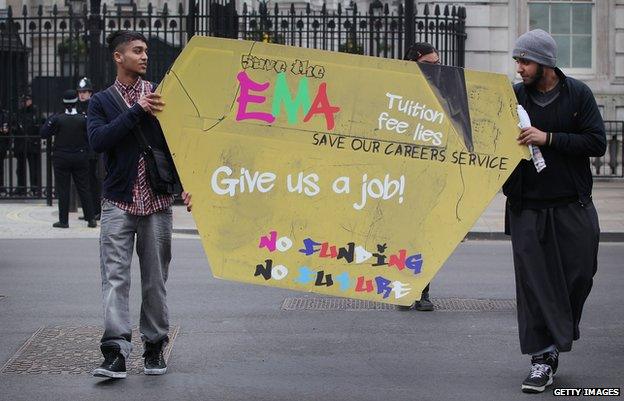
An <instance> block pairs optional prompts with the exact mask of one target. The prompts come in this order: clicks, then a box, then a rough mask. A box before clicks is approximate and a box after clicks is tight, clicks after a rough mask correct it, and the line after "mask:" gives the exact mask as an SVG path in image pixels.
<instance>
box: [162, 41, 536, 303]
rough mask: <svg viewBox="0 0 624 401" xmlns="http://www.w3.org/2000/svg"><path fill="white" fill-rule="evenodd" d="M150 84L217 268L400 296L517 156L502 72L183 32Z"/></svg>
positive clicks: (278, 283)
mask: <svg viewBox="0 0 624 401" xmlns="http://www.w3.org/2000/svg"><path fill="white" fill-rule="evenodd" d="M159 91H160V92H161V94H162V95H163V98H164V101H165V102H166V107H165V111H164V112H162V113H160V114H159V115H158V119H159V120H160V123H161V125H162V127H163V131H164V133H165V136H166V139H167V143H168V145H169V147H170V150H171V152H172V154H173V157H174V161H175V164H176V166H177V168H178V172H179V174H180V177H181V179H182V183H183V185H184V187H185V189H186V190H187V191H189V192H191V193H192V194H193V218H194V219H195V222H196V224H197V228H198V230H199V233H200V236H201V240H202V243H203V246H204V250H205V252H206V255H207V257H208V260H209V263H210V266H211V268H212V272H213V274H214V276H215V277H219V278H224V279H229V280H236V281H241V282H246V283H253V284H263V285H269V286H275V287H283V288H290V289H294V290H300V291H311V292H316V293H323V294H330V295H335V296H342V297H351V298H359V299H365V300H371V301H381V302H388V303H393V304H401V305H408V304H411V303H412V302H413V301H414V300H416V299H419V298H420V293H421V291H422V289H423V288H424V287H425V286H426V285H427V283H428V282H430V281H431V279H432V278H433V277H434V275H435V274H436V272H437V271H438V269H439V268H440V267H441V266H442V264H443V263H444V261H445V260H446V259H447V258H448V256H449V255H450V254H451V253H452V251H453V250H454V248H455V247H456V245H457V244H458V243H459V242H460V241H461V239H462V238H463V237H464V235H465V234H466V232H467V231H468V230H469V229H470V227H472V225H473V224H474V223H475V221H476V220H477V219H478V217H479V216H480V214H481V213H482V212H483V210H484V209H485V207H486V206H487V205H488V203H489V202H490V200H491V199H492V198H493V196H494V195H495V193H496V192H497V191H498V190H499V189H500V187H501V185H502V184H503V182H504V181H505V179H506V178H507V177H508V176H509V174H511V172H512V171H513V169H514V167H515V166H516V165H517V163H518V162H519V161H520V159H521V158H528V152H527V150H526V148H525V147H520V146H518V145H517V144H516V139H515V138H516V136H517V134H518V132H519V129H518V127H517V123H518V119H517V113H516V100H515V96H514V94H513V91H512V89H511V86H510V84H509V82H508V80H507V78H506V77H505V76H504V75H498V74H490V73H484V72H476V71H468V70H462V69H459V68H453V67H445V66H436V65H419V64H416V63H414V62H406V61H398V60H387V59H381V58H374V57H364V56H356V55H350V54H343V53H335V52H328V51H319V50H310V49H303V48H295V47H287V46H281V45H272V44H266V43H257V42H248V41H237V40H229V39H218V38H208V37H198V36H196V37H194V38H193V39H192V40H191V41H190V42H189V43H188V44H187V46H186V47H185V49H184V50H183V51H182V53H181V54H180V56H179V57H178V59H177V60H176V61H175V63H174V64H173V66H172V67H171V70H170V71H169V72H168V73H167V75H166V76H165V78H164V80H163V82H162V83H161V85H160V86H159Z"/></svg>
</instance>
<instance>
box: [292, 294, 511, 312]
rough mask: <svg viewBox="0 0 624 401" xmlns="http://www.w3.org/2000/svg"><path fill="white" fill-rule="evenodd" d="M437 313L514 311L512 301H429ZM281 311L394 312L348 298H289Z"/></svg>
mask: <svg viewBox="0 0 624 401" xmlns="http://www.w3.org/2000/svg"><path fill="white" fill-rule="evenodd" d="M431 302H433V305H434V306H435V309H436V310H437V311H449V312H487V311H501V310H514V309H515V308H516V301H515V300H514V299H472V298H434V299H432V300H431ZM282 309H283V310H292V311H294V310H319V311H331V310H346V311H357V310H396V307H395V306H394V305H390V304H385V303H381V302H373V301H364V300H360V299H350V298H333V297H290V298H286V299H285V300H284V302H283V303H282Z"/></svg>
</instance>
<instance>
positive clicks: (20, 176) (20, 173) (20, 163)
mask: <svg viewBox="0 0 624 401" xmlns="http://www.w3.org/2000/svg"><path fill="white" fill-rule="evenodd" d="M15 158H16V159H17V166H16V167H15V174H16V175H17V188H15V189H14V192H15V193H16V194H17V195H25V194H26V153H25V152H17V153H15Z"/></svg>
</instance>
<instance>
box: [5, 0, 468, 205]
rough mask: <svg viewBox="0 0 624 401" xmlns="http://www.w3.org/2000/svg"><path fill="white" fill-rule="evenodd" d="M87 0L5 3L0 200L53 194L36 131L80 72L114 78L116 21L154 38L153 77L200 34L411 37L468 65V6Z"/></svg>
mask: <svg viewBox="0 0 624 401" xmlns="http://www.w3.org/2000/svg"><path fill="white" fill-rule="evenodd" d="M90 1H91V2H90V4H89V6H88V7H87V5H86V4H84V5H83V7H82V8H79V9H75V8H73V7H71V5H70V6H62V7H60V6H57V5H54V6H52V7H50V8H46V7H44V6H39V7H38V8H36V9H35V10H34V12H32V10H29V9H28V8H27V7H26V6H24V7H23V8H22V9H21V10H13V9H11V8H10V7H9V8H8V10H7V13H6V16H5V17H0V60H1V62H0V111H1V112H0V199H1V198H41V197H46V198H47V199H48V202H51V200H52V197H53V196H54V194H53V178H52V168H51V161H50V151H49V149H50V144H49V143H48V142H47V141H45V140H44V141H42V140H41V139H40V138H39V134H38V130H39V127H40V126H41V124H42V123H43V121H44V119H45V118H46V117H48V116H49V115H51V114H52V113H55V112H59V111H61V110H62V106H61V103H60V97H61V94H62V92H63V91H64V90H66V89H68V88H75V87H76V85H77V82H78V81H79V79H80V78H81V77H83V76H88V77H89V78H90V79H91V81H92V83H93V84H94V86H95V89H96V90H98V89H102V88H105V87H106V86H108V85H110V83H111V82H112V81H113V79H114V74H115V71H114V66H113V64H112V62H110V55H109V54H108V52H107V50H106V47H105V38H106V36H107V35H108V34H110V33H111V32H113V31H116V30H118V29H131V30H136V31H140V32H142V33H144V34H145V35H146V37H147V38H148V41H149V43H148V46H149V49H150V52H149V53H150V67H149V69H148V76H147V78H148V79H150V80H152V81H159V80H160V79H161V77H162V76H163V75H164V74H165V72H166V71H167V69H168V68H169V66H170V65H171V63H172V62H173V61H174V60H175V58H176V57H177V55H178V54H179V53H180V51H181V50H182V48H183V47H184V45H185V44H186V42H187V41H188V40H189V39H190V38H191V37H192V36H193V35H196V34H200V35H210V36H219V37H230V38H239V39H246V40H255V41H264V42H271V43H281V44H287V45H292V46H303V47H310V48H318V49H325V50H333V51H340V52H350V53H358V54H366V55H372V56H379V57H390V58H402V57H403V53H404V51H405V49H406V47H407V46H409V45H410V44H411V43H413V42H415V41H429V42H432V43H433V44H434V45H435V46H436V47H437V48H438V49H439V50H440V55H441V58H442V61H443V62H444V63H447V64H451V65H456V66H463V65H464V43H465V38H466V34H465V17H466V11H465V9H464V8H463V7H449V6H445V7H443V8H441V7H440V6H430V5H425V6H423V7H421V8H420V9H417V8H416V7H415V6H414V3H413V1H412V0H408V1H407V2H406V3H405V4H401V5H399V6H398V7H396V8H392V7H390V6H389V5H388V4H383V3H382V2H381V1H380V0H375V1H374V2H373V3H372V4H371V5H370V7H369V8H368V9H367V10H363V11H362V10H358V8H357V6H356V5H352V6H350V7H348V8H344V9H343V8H342V6H341V5H339V6H338V8H337V9H336V10H328V9H327V7H326V6H325V5H323V6H322V8H321V9H320V10H317V11H315V10H312V8H311V7H310V4H307V5H305V6H303V7H299V8H298V7H297V6H295V5H294V4H291V5H289V6H285V5H282V6H279V5H278V4H275V5H274V6H273V7H268V5H267V2H265V1H261V2H260V7H259V8H258V9H257V10H253V9H251V8H249V7H248V6H247V4H246V3H244V4H243V6H242V10H239V11H237V10H236V7H235V2H234V0H216V1H215V0H200V1H199V2H198V3H194V2H191V3H189V4H188V5H185V4H182V3H180V4H178V5H177V6H176V7H175V8H173V9H171V8H169V6H168V5H167V4H165V5H164V6H163V7H162V8H161V9H155V8H154V7H152V5H151V3H150V4H149V5H148V6H147V8H145V9H137V6H136V4H135V3H133V2H130V3H128V4H127V5H122V4H118V5H117V6H116V7H113V8H110V7H107V5H103V6H100V1H99V0H90ZM70 4H71V3H70ZM28 99H31V100H28ZM30 103H32V104H30Z"/></svg>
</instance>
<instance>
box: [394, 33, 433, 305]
mask: <svg viewBox="0 0 624 401" xmlns="http://www.w3.org/2000/svg"><path fill="white" fill-rule="evenodd" d="M404 59H405V60H409V61H415V62H417V63H427V64H440V55H439V54H438V51H437V50H436V48H435V47H433V46H432V45H431V44H429V43H426V42H417V43H414V44H413V45H411V46H410V47H409V48H408V49H407V51H406V52H405V57H404ZM430 287H431V283H429V284H427V286H426V287H425V288H424V289H423V291H422V294H421V295H420V301H415V302H414V304H413V305H409V306H402V305H399V306H398V308H399V310H403V311H407V310H410V309H412V308H414V309H415V310H417V311H420V312H431V311H433V310H434V306H433V302H431V299H430V298H429V289H430Z"/></svg>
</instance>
